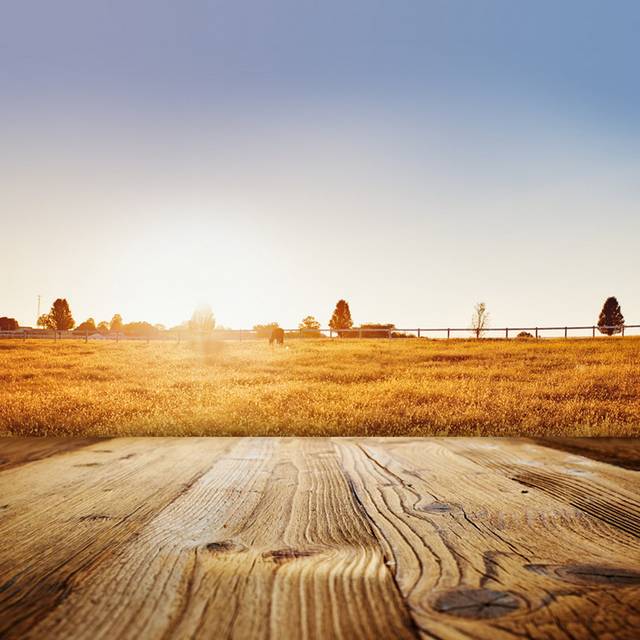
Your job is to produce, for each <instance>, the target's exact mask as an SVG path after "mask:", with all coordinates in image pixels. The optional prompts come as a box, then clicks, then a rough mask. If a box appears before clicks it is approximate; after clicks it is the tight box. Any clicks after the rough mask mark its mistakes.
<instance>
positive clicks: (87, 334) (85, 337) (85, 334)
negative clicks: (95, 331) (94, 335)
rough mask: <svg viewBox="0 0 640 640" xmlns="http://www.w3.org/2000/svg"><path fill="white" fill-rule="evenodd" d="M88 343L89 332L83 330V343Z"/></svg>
mask: <svg viewBox="0 0 640 640" xmlns="http://www.w3.org/2000/svg"><path fill="white" fill-rule="evenodd" d="M87 342H89V330H88V329H85V331H84V343H85V344H87Z"/></svg>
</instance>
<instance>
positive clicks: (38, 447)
mask: <svg viewBox="0 0 640 640" xmlns="http://www.w3.org/2000/svg"><path fill="white" fill-rule="evenodd" d="M108 440H109V438H17V437H6V438H0V471H5V470H6V469H11V468H12V467H17V466H18V465H21V464H25V463H27V462H33V461H34V460H41V459H42V458H48V457H49V456H54V455H57V454H60V453H66V452H68V451H75V450H76V449H79V448H81V447H86V446H88V445H90V444H95V443H96V442H107V441H108Z"/></svg>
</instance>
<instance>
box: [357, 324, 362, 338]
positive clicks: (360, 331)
mask: <svg viewBox="0 0 640 640" xmlns="http://www.w3.org/2000/svg"><path fill="white" fill-rule="evenodd" d="M358 338H360V339H362V327H360V329H358Z"/></svg>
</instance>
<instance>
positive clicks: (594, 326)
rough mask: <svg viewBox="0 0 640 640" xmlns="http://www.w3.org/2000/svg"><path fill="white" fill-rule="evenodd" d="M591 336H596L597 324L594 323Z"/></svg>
mask: <svg viewBox="0 0 640 640" xmlns="http://www.w3.org/2000/svg"><path fill="white" fill-rule="evenodd" d="M591 337H592V338H595V337H596V325H595V324H594V325H593V327H591Z"/></svg>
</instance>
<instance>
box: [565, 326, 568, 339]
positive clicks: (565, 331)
mask: <svg viewBox="0 0 640 640" xmlns="http://www.w3.org/2000/svg"><path fill="white" fill-rule="evenodd" d="M567 329H568V327H565V328H564V337H565V338H566V337H567Z"/></svg>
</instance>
